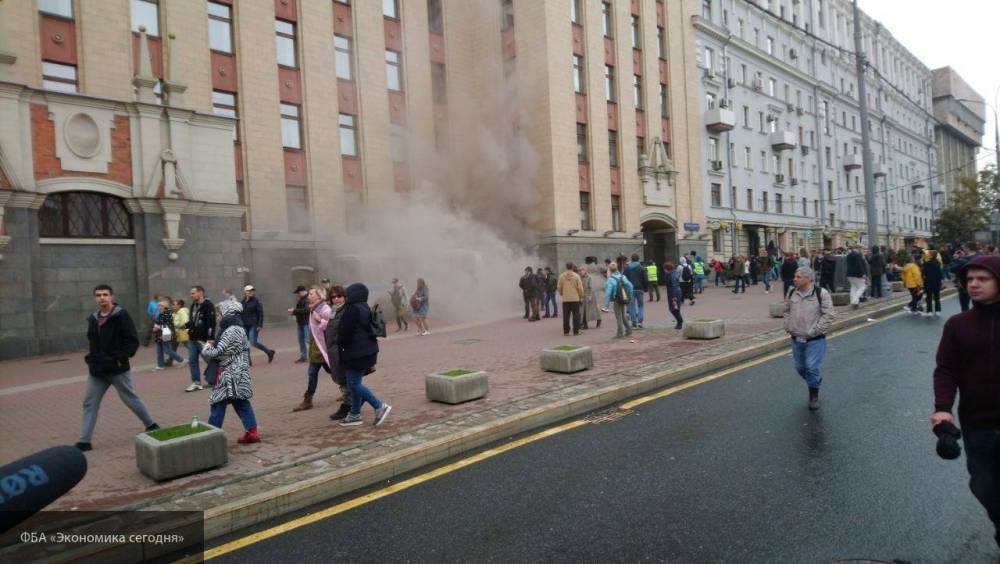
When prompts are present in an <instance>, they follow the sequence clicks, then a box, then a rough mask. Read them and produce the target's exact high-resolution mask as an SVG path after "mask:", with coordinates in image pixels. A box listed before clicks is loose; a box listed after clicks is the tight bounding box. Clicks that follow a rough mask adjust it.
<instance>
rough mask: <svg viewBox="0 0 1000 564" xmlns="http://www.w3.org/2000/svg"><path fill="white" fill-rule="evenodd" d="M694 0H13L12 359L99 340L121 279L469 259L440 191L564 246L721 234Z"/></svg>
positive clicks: (295, 280) (459, 215)
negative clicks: (708, 198) (715, 217)
mask: <svg viewBox="0 0 1000 564" xmlns="http://www.w3.org/2000/svg"><path fill="white" fill-rule="evenodd" d="M692 7H693V4H691V3H690V2H685V1H682V0H631V1H629V0H613V1H612V0H605V1H603V2H602V1H599V0H586V1H584V0H552V1H546V2H538V1H535V0H475V1H468V0H383V1H381V2H378V1H374V0H372V1H367V0H366V1H354V2H351V1H350V0H273V1H270V0H254V1H242V2H234V1H232V0H170V1H169V2H167V1H157V0H102V1H101V2H91V1H89V0H86V1H82V0H23V1H16V2H11V1H2V2H0V212H2V215H0V220H2V223H0V228H2V231H0V245H3V246H4V247H5V249H4V251H3V258H2V259H0V292H2V293H3V294H4V295H5V296H7V297H6V298H5V299H3V300H2V302H0V358H6V357H9V356H16V355H24V354H37V353H44V352H53V351H59V350H66V349H71V348H76V347H78V346H80V345H81V341H82V338H81V337H82V336H81V334H80V333H81V331H80V328H79V327H78V325H79V324H74V323H72V322H68V320H82V319H83V318H84V317H85V316H86V315H87V313H88V312H89V311H90V310H91V308H92V303H91V298H90V291H91V289H92V287H93V286H94V285H95V284H97V283H99V282H109V283H111V284H112V285H113V286H114V287H115V290H116V294H117V296H118V300H119V302H120V303H122V304H123V305H125V306H126V307H127V308H128V309H129V310H131V311H132V312H133V313H134V317H136V318H137V320H139V321H140V322H141V325H143V326H144V327H147V328H148V326H149V320H148V319H146V318H145V316H144V315H142V314H141V310H143V309H144V305H145V302H146V300H147V299H148V297H149V296H151V295H152V294H154V293H156V292H163V293H169V294H171V295H172V296H174V297H182V296H185V295H186V294H187V289H188V287H189V285H191V284H201V285H203V286H205V287H206V289H207V290H208V291H209V295H210V297H213V298H217V297H219V295H220V294H221V291H222V289H224V288H229V289H234V290H235V289H238V288H239V287H240V286H242V285H243V284H244V283H248V282H252V283H254V284H256V285H258V286H263V287H265V288H266V290H265V291H270V292H271V293H270V294H269V295H270V296H278V295H284V294H285V293H286V292H287V291H288V290H290V289H291V288H293V287H295V286H296V285H298V284H307V285H308V284H310V283H314V282H315V281H316V280H317V279H318V278H319V277H320V276H322V275H324V274H326V275H330V276H332V277H334V278H336V279H339V280H344V281H349V280H352V279H359V278H366V279H368V280H369V281H371V279H372V278H375V279H380V278H384V277H386V276H387V273H388V272H390V270H388V269H382V270H379V269H378V268H377V267H378V266H379V265H380V264H381V265H384V264H385V263H392V262H394V261H395V265H396V269H395V270H392V272H398V271H404V272H407V273H412V272H418V274H423V275H424V276H427V277H428V283H430V284H432V285H433V284H434V282H435V278H434V276H435V275H437V276H438V277H439V278H442V279H444V280H448V279H451V278H453V277H454V273H453V272H451V273H449V272H448V271H447V269H448V268H451V267H452V265H451V264H450V263H444V262H442V261H440V260H437V261H435V260H431V258H433V256H436V255H435V253H437V255H441V254H442V253H443V254H444V255H446V256H462V257H464V256H469V254H468V253H467V254H465V255H456V254H454V253H455V252H459V251H463V249H462V248H461V245H462V244H463V243H465V241H463V237H462V236H460V235H456V233H455V232H453V231H445V230H442V231H441V233H442V234H444V235H447V237H445V236H438V237H437V238H433V237H431V238H429V237H428V236H427V235H426V233H424V232H425V231H426V227H427V225H426V224H425V225H420V224H419V221H424V218H421V217H419V214H420V213H422V212H423V211H426V210H429V209H433V210H434V212H435V213H439V216H436V217H439V221H440V222H445V223H447V222H452V221H454V223H455V224H456V225H461V226H463V229H464V230H465V232H466V233H470V234H471V233H472V232H477V233H478V232H480V231H491V232H493V231H495V232H497V233H498V236H499V237H500V238H502V239H504V240H505V241H507V242H509V243H510V244H512V245H520V246H521V247H523V248H526V249H527V251H528V253H529V254H528V256H532V255H537V256H539V257H541V258H542V259H543V260H545V261H546V262H548V263H549V264H553V265H555V264H561V263H562V261H564V260H577V261H580V260H582V259H583V258H584V257H585V256H594V257H598V258H604V257H612V258H613V257H615V256H617V255H620V254H631V253H632V252H642V251H645V254H646V256H648V257H651V258H656V259H657V260H658V261H662V260H664V259H665V258H668V257H673V256H676V254H677V253H678V252H679V250H681V249H682V248H683V250H688V249H691V250H703V249H705V247H706V245H707V242H708V241H707V237H708V232H707V231H706V230H705V229H704V224H705V221H704V216H703V214H704V209H703V206H702V205H701V201H702V195H701V186H702V167H701V166H696V165H697V164H698V163H697V160H698V158H699V157H698V154H699V153H698V151H697V146H698V141H699V139H700V135H701V125H700V119H701V116H700V113H699V112H698V109H697V105H696V104H695V100H694V97H695V96H696V95H697V89H696V88H692V87H689V86H688V85H693V84H694V83H695V81H697V80H698V74H697V69H695V68H694V67H693V66H691V65H687V64H685V61H686V60H688V59H690V58H691V57H692V56H693V49H694V33H695V32H694V29H692V28H691V27H690V26H689V25H685V24H684V23H683V22H687V21H689V20H690V17H691V16H692V15H693V14H691V13H689V10H690V9H691V8H692ZM571 61H572V62H571ZM689 148H690V149H693V150H689ZM428 202H431V203H430V204H429V203H428ZM449 210H452V211H454V210H457V212H454V213H450V212H449ZM466 217H471V218H472V220H473V222H472V223H471V224H469V223H462V221H464V219H463V218H466ZM418 220H419V221H418ZM408 225H409V227H410V229H411V231H407V226H408ZM682 227H683V228H684V229H682ZM470 240H473V241H474V239H470ZM464 250H465V251H468V252H470V253H473V254H474V253H475V252H476V251H477V249H464ZM449 252H450V253H452V254H451V255H447V254H448V253H449ZM439 258H440V257H439ZM497 258H498V257H490V256H486V257H482V256H480V257H478V260H479V263H478V264H482V263H483V262H485V260H491V259H492V260H496V259H497ZM484 259H485V260H484ZM418 266H423V269H422V272H421V271H420V270H419V269H418ZM510 266H511V268H512V272H511V275H512V276H514V277H516V275H517V273H518V272H519V271H520V269H521V268H523V265H522V264H516V265H510ZM365 269H369V270H368V272H365ZM373 271H374V273H373ZM427 271H430V272H429V273H427ZM400 273H402V272H400ZM436 273H437V274H436ZM489 276H492V277H496V276H498V273H497V272H495V271H491V272H490V273H489ZM466 285H467V286H468V284H466ZM438 287H440V286H438ZM438 295H442V294H438ZM438 303H441V302H438ZM265 304H266V306H267V308H268V314H269V315H271V316H272V317H278V316H281V317H285V315H284V310H285V308H286V307H287V306H288V305H289V304H287V303H283V302H282V301H281V300H280V299H278V298H275V299H269V300H265ZM81 323H82V321H81Z"/></svg>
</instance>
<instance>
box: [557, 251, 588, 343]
mask: <svg viewBox="0 0 1000 564" xmlns="http://www.w3.org/2000/svg"><path fill="white" fill-rule="evenodd" d="M556 291H557V292H558V293H559V296H560V297H561V298H562V302H563V335H564V336H565V335H569V328H570V319H571V318H572V322H573V334H574V335H579V334H580V304H581V303H582V302H583V297H584V292H583V281H582V280H580V275H579V274H577V273H576V265H574V264H573V263H572V262H567V263H566V270H565V271H563V273H562V274H560V275H559V280H558V281H557V282H556Z"/></svg>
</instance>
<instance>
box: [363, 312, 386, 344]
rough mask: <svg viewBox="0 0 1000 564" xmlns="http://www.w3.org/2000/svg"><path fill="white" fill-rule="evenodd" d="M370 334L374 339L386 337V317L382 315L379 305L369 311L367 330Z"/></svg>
mask: <svg viewBox="0 0 1000 564" xmlns="http://www.w3.org/2000/svg"><path fill="white" fill-rule="evenodd" d="M366 330H367V331H368V334H369V335H371V337H372V338H373V339H377V338H378V337H382V338H383V339H384V338H385V336H386V331H385V316H383V315H382V310H381V308H379V306H378V304H375V306H374V307H372V308H370V309H369V310H368V327H367V328H366Z"/></svg>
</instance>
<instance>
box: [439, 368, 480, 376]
mask: <svg viewBox="0 0 1000 564" xmlns="http://www.w3.org/2000/svg"><path fill="white" fill-rule="evenodd" d="M474 373H475V370H465V369H464V368H456V369H455V370H449V371H447V372H441V375H442V376H447V377H449V378H456V377H458V376H465V375H466V374H474Z"/></svg>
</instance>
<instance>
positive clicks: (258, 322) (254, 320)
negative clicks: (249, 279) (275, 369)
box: [241, 284, 275, 364]
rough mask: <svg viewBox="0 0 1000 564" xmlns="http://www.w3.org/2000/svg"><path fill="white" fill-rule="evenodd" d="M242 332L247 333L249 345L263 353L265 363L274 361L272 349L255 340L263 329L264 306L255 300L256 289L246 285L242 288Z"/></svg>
mask: <svg viewBox="0 0 1000 564" xmlns="http://www.w3.org/2000/svg"><path fill="white" fill-rule="evenodd" d="M241 305H242V306H243V314H242V315H243V330H244V331H246V332H247V337H248V338H249V339H250V344H251V345H252V346H253V347H254V348H256V349H258V350H262V351H264V354H266V355H267V363H268V364H271V361H272V360H274V352H275V351H274V349H269V348H267V345H265V344H264V343H261V342H260V341H258V340H257V336H258V335H260V332H261V331H262V330H263V329H264V305H263V304H261V303H260V300H259V299H258V298H257V289H256V288H254V287H253V286H251V285H249V284H247V285H246V286H244V287H243V301H242V302H241Z"/></svg>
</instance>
